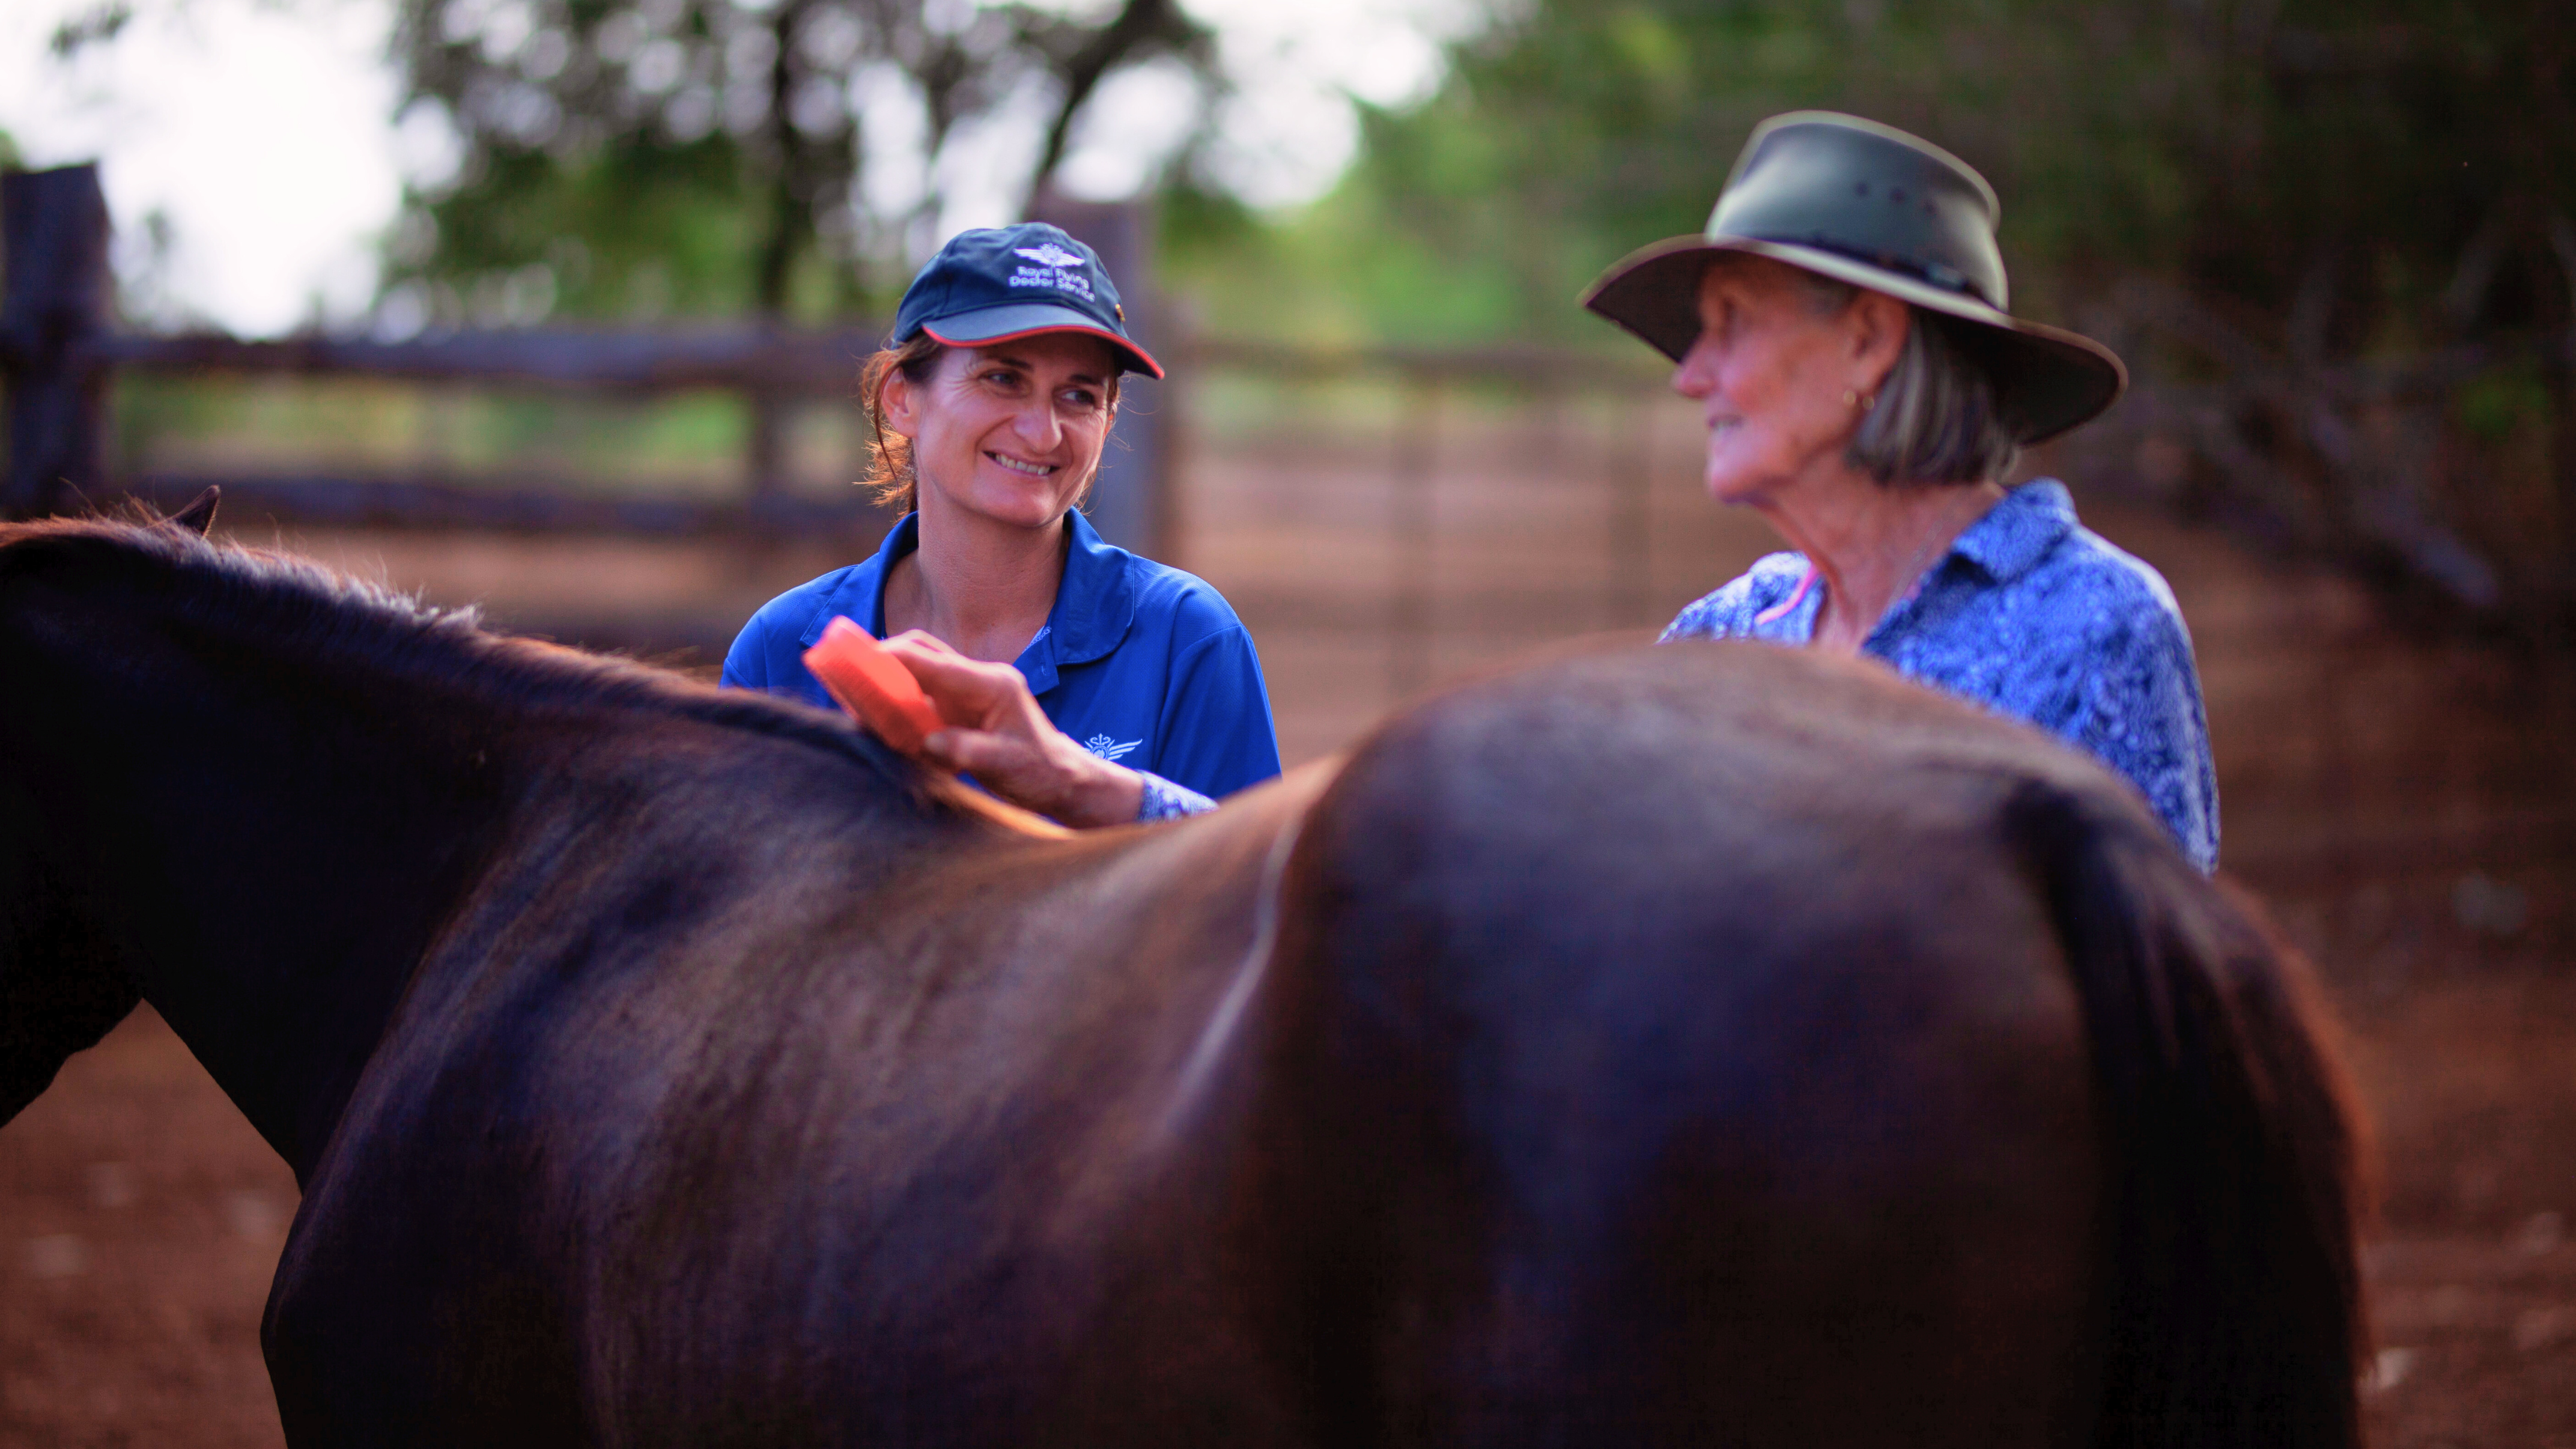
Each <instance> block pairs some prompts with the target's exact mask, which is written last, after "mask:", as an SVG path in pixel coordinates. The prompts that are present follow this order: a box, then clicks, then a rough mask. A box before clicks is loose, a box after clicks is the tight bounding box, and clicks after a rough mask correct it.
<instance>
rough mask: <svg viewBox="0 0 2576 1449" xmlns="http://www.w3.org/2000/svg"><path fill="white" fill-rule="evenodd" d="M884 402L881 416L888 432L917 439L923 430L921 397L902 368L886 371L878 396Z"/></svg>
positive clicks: (880, 410) (892, 368) (880, 412)
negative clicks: (921, 429)
mask: <svg viewBox="0 0 2576 1449" xmlns="http://www.w3.org/2000/svg"><path fill="white" fill-rule="evenodd" d="M878 396H879V397H881V398H882V399H883V400H884V402H883V405H882V406H881V407H880V409H879V415H880V416H881V417H883V418H884V419H885V425H886V428H887V430H888V431H890V432H895V433H900V434H902V435H903V436H905V437H907V438H911V437H917V436H919V434H920V428H921V422H920V419H921V395H920V394H919V393H917V392H915V391H914V390H913V386H912V379H911V378H908V377H906V376H904V375H903V369H902V368H900V367H890V368H887V369H886V375H885V383H884V386H883V389H882V391H881V392H880V393H879V394H878Z"/></svg>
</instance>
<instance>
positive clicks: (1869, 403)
mask: <svg viewBox="0 0 2576 1449" xmlns="http://www.w3.org/2000/svg"><path fill="white" fill-rule="evenodd" d="M1877 406H1878V394H1877V393H1870V394H1868V395H1867V396H1865V397H1863V398H1862V399H1861V400H1860V410H1861V411H1862V412H1868V411H1869V410H1870V409H1872V408H1874V407H1877Z"/></svg>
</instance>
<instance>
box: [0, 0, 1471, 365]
mask: <svg viewBox="0 0 2576 1449" xmlns="http://www.w3.org/2000/svg"><path fill="white" fill-rule="evenodd" d="M95 8H96V7H95V4H94V0H12V3H10V4H7V5H0V130H5V131H7V132H8V133H9V134H10V136H11V138H12V139H13V140H14V142H15V143H16V146H17V148H18V151H19V153H20V156H21V159H22V161H23V163H24V164H27V165H31V166H47V165H59V164H64V163H68V162H73V161H82V160H97V161H100V162H102V163H103V168H102V169H103V179H104V181H105V184H106V187H107V193H108V203H109V207H110V209H111V210H112V212H113V213H114V215H115V219H116V224H117V228H118V243H117V267H118V272H119V275H120V277H121V278H122V279H123V280H124V283H125V290H126V302H127V306H128V309H129V310H130V311H131V312H132V313H134V314H135V315H136V316H137V317H138V318H140V319H143V320H147V321H151V322H155V323H160V324H165V325H167V324H177V323H185V322H192V321H206V322H212V323H215V324H217V325H220V326H224V327H228V328H230V329H232V330H234V331H237V332H241V333H244V334H248V335H269V334H276V333H280V332H284V331H287V330H290V329H292V328H294V327H296V326H298V325H300V324H302V323H304V322H307V321H309V320H312V319H316V318H319V319H321V320H323V321H325V322H330V323H343V324H345V323H347V322H349V321H351V320H352V319H355V318H356V317H358V316H359V315H360V314H361V313H363V312H364V311H365V309H366V308H367V307H368V305H369V304H370V302H371V301H372V300H373V298H374V296H375V291H376V279H377V272H378V246H377V243H378V239H379V238H380V237H381V236H382V235H383V234H384V232H385V229H386V228H387V227H388V226H389V225H390V224H391V222H392V221H393V219H394V216H395V213H396V210H397V207H398V205H399V203H400V199H401V190H402V185H403V182H404V181H405V179H407V178H408V179H410V180H412V181H414V182H421V181H426V180H432V179H435V178H436V177H438V176H439V175H440V173H441V172H442V170H444V169H446V168H450V167H452V166H453V165H454V164H455V162H454V154H455V148H454V145H453V142H452V140H451V138H450V137H448V136H447V135H446V134H445V128H444V126H443V124H442V123H441V122H440V121H438V120H437V119H436V118H435V117H434V116H432V115H429V114H426V113H423V112H419V111H415V112H414V113H412V114H411V115H410V116H409V117H408V118H407V119H408V124H403V125H397V123H396V119H395V117H394V115H393V109H394V103H395V99H396V97H397V95H398V91H399V88H398V84H397V80H396V77H395V76H394V75H393V74H392V72H391V71H390V69H389V68H388V66H387V65H386V63H385V60H384V57H385V54H386V50H387V42H388V35H389V27H390V23H391V6H390V4H388V3H386V0H187V3H185V4H177V5H174V4H170V3H167V0H161V3H154V0H144V3H141V4H139V5H137V6H136V11H137V13H136V15H135V18H134V19H133V21H132V22H131V23H130V24H128V25H127V26H126V27H125V29H124V30H123V32H122V33H121V34H119V35H118V36H117V38H116V39H115V40H114V41H113V42H112V43H108V44H103V45H94V46H89V47H86V48H84V49H83V50H82V51H81V52H80V53H79V54H78V55H77V56H76V57H75V58H74V59H72V60H70V61H69V62H65V61H62V60H59V59H57V58H56V57H54V56H53V55H52V54H50V53H49V51H48V41H49V40H50V38H51V37H52V36H53V34H54V32H55V30H56V28H57V27H58V26H59V25H61V24H62V23H64V22H65V21H66V20H71V19H75V18H77V17H79V16H81V15H84V14H87V13H89V12H91V11H92V10H94V9H95ZM1186 8H1187V9H1188V10H1189V11H1190V13H1192V14H1193V15H1195V16H1196V17H1197V18H1199V19H1200V20H1201V21H1202V22H1204V23H1206V24H1208V25H1209V26H1211V27H1212V28H1213V29H1215V31H1216V32H1217V36H1218V50H1219V61H1220V65H1221V67H1222V70H1223V72H1224V74H1225V76H1226V78H1227V80H1228V81H1229V82H1230V84H1231V85H1232V87H1233V94H1232V95H1230V96H1228V97H1226V98H1225V99H1224V100H1223V101H1222V102H1221V103H1220V105H1219V108H1218V110H1217V113H1216V115H1215V117H1214V121H1215V128H1216V140H1215V144H1214V145H1213V146H1212V147H1211V148H1210V149H1209V152H1208V154H1207V157H1206V166H1207V168H1208V169H1209V170H1210V171H1211V172H1212V173H1213V179H1214V180H1216V181H1218V182H1220V183H1222V184H1223V185H1224V186H1226V187H1227V188H1228V189H1230V190H1233V191H1235V192H1236V193H1237V194H1239V195H1241V196H1243V197H1244V198H1245V199H1246V200H1248V201H1251V202H1253V203H1255V204H1256V205H1262V206H1280V205H1288V204H1294V203H1296V202H1299V201H1302V200H1305V199H1307V198H1310V197H1312V196H1314V195H1316V194H1318V193H1320V192H1321V191H1322V190H1323V189H1324V188H1325V187H1327V186H1329V185H1330V184H1331V182H1332V181H1333V179H1334V178H1335V177H1336V176H1338V175H1339V174H1340V173H1341V171H1342V169H1343V167H1344V166H1345V165H1346V164H1347V163H1348V162H1349V160H1350V157H1351V154H1352V151H1353V148H1354V146H1355V144H1356V140H1357V127H1356V124H1355V122H1354V120H1353V117H1352V114H1351V110H1350V105H1349V101H1348V99H1347V98H1348V97H1357V98H1359V99H1361V100H1365V101H1368V102H1371V103H1374V104H1378V105H1393V104H1402V103H1404V102H1406V101H1410V100H1414V99H1418V98H1420V97H1423V96H1426V95H1428V94H1430V93H1431V92H1432V90H1434V89H1435V88H1436V87H1437V85H1438V84H1439V81H1440V79H1441V76H1442V52H1441V48H1440V47H1441V42H1442V41H1443V40H1445V39H1448V38H1451V37H1454V36H1456V35H1459V34H1462V33H1464V32H1466V31H1467V30H1469V29H1471V28H1472V27H1473V26H1475V25H1476V24H1477V23H1479V17H1480V15H1481V14H1482V13H1483V10H1484V7H1483V6H1482V5H1480V4H1479V3H1478V0H1297V3H1293V4H1282V3H1279V0H1188V4H1187V6H1186ZM1190 85H1191V83H1190V82H1189V81H1188V80H1187V79H1186V78H1185V77H1181V76H1177V75H1174V74H1172V73H1171V72H1170V70H1169V69H1168V68H1161V67H1157V66H1155V65H1151V64H1149V65H1145V66H1140V67H1135V68H1132V69H1130V70H1128V71H1126V72H1124V73H1121V74H1117V75H1113V76H1112V78H1111V79H1110V80H1109V81H1108V83H1106V84H1105V85H1104V86H1103V87H1102V89H1101V91H1100V92H1099V93H1098V94H1097V95H1096V96H1095V97H1094V99H1093V101H1092V103H1091V105H1090V106H1089V107H1088V108H1087V109H1086V111H1085V112H1084V113H1083V115H1082V117H1081V118H1080V119H1079V120H1078V122H1077V124H1076V127H1075V130H1074V133H1073V147H1072V151H1071V153H1070V155H1069V157H1068V159H1067V161H1066V163H1065V166H1064V169H1063V172H1062V179H1063V181H1064V183H1065V185H1066V186H1067V187H1068V189H1071V190H1074V191H1076V192H1079V193H1083V194H1087V195H1091V196H1095V197H1112V196H1118V195H1122V194H1130V193H1132V192H1134V191H1135V190H1137V189H1138V188H1139V187H1141V186H1143V185H1146V184H1148V183H1149V182H1150V181H1151V180H1152V179H1153V178H1154V176H1155V175H1156V174H1157V171H1158V169H1159V167H1160V166H1161V164H1162V163H1163V162H1164V161H1165V160H1166V159H1167V158H1168V157H1169V155H1170V154H1171V152H1172V151H1173V149H1174V148H1175V147H1177V146H1178V145H1179V144H1180V143H1181V142H1182V140H1183V139H1184V138H1185V132H1186V129H1187V127H1186V119H1185V118H1184V119H1181V120H1176V119H1175V117H1176V114H1177V113H1179V111H1180V110H1181V108H1182V107H1184V106H1186V105H1187V104H1188V103H1189V97H1188V96H1186V95H1183V94H1180V93H1179V92H1180V91H1181V90H1182V89H1183V88H1187V87H1189V86H1190ZM890 100H891V101H892V102H894V103H893V104H889V105H888V106H886V107H884V108H882V109H877V108H872V110H871V114H870V118H869V119H870V121H871V126H870V135H871V145H870V157H869V160H870V162H871V163H872V164H871V165H870V166H869V167H868V168H867V174H866V176H865V181H864V184H865V185H866V186H867V187H868V188H870V199H871V200H872V201H879V202H883V203H885V204H887V205H889V206H900V205H902V204H904V203H905V202H906V200H907V198H906V196H905V192H906V190H907V186H909V187H910V188H912V189H913V190H914V191H915V192H916V193H917V191H918V188H919V187H920V186H921V185H922V184H923V181H922V179H921V178H917V177H916V178H911V179H910V180H909V181H908V180H907V178H906V176H905V175H904V173H903V170H902V168H901V166H900V165H899V164H892V163H893V162H894V161H895V159H896V157H897V156H898V155H899V154H900V152H901V147H902V136H903V128H902V119H903V118H902V115H901V112H900V105H899V102H900V97H893V98H890ZM1044 123H1045V120H1044V117H1043V116H1041V115H1039V114H1037V113H1036V112H1035V111H1031V112H1030V113H1029V114H1026V115H1021V114H1015V113H1010V112H1005V113H1003V114H1001V115H1000V116H998V117H997V118H995V119H994V121H993V122H992V123H991V124H990V125H989V126H988V127H987V128H986V130H987V132H988V134H985V135H984V136H982V137H981V138H980V140H979V143H978V144H977V145H975V146H972V147H967V148H963V154H962V155H959V154H952V155H951V156H950V157H949V158H947V161H946V163H945V164H946V165H947V166H948V167H949V168H952V170H951V174H948V175H946V176H944V177H943V180H945V181H946V182H947V184H946V185H945V186H944V187H943V191H944V193H945V194H946V196H947V203H946V205H945V207H944V209H943V211H942V216H941V220H942V226H943V228H944V229H946V230H954V229H955V228H958V227H964V226H974V225H989V224H992V223H995V222H1000V221H1004V220H1008V219H1010V218H1009V215H1008V213H1009V211H1010V210H1011V209H1012V208H1013V207H1014V206H1015V205H1016V202H1017V197H1018V195H1019V194H1020V189H1021V187H1022V186H1023V185H1024V184H1025V180H1026V178H1025V176H1024V175H1022V174H1020V173H1021V172H1023V171H1025V169H1026V167H1027V165H1028V164H1029V162H1028V158H1029V157H1032V156H1034V154H1035V152H1036V150H1037V134H1038V132H1039V131H1040V130H1041V129H1042V128H1043V126H1044ZM1023 133H1026V134H1023ZM880 162H883V163H888V164H875V163H880ZM957 173H962V174H957Z"/></svg>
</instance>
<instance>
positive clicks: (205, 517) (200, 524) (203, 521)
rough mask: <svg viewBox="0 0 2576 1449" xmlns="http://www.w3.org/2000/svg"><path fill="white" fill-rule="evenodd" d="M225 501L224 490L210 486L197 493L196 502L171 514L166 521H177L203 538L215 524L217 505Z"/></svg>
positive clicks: (176, 522)
mask: <svg viewBox="0 0 2576 1449" xmlns="http://www.w3.org/2000/svg"><path fill="white" fill-rule="evenodd" d="M223 501H224V490H222V489H221V488H214V487H209V488H208V489H207V490H206V491H205V492H203V493H200V494H198V495H197V501H196V502H194V503H191V504H189V505H188V506H187V507H185V508H182V509H180V510H179V511H178V512H176V513H173V514H171V515H170V516H169V518H168V519H166V520H164V521H165V522H169V523H175V524H177V525H179V526H180V527H181V528H184V529H187V530H188V531H189V532H191V533H194V534H196V535H197V536H198V537H200V538H203V537H204V536H205V533H206V530H207V529H209V528H212V527H214V526H215V505H216V504H218V503H221V502H223Z"/></svg>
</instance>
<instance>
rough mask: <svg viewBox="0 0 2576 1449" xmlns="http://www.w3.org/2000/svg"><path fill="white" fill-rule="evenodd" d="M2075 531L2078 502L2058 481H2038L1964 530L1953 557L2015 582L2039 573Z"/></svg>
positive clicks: (1990, 575) (2006, 496) (2012, 493)
mask: <svg viewBox="0 0 2576 1449" xmlns="http://www.w3.org/2000/svg"><path fill="white" fill-rule="evenodd" d="M2074 531H2075V499H2074V498H2073V496H2072V495H2070V494H2068V493H2067V491H2066V485H2065V484H2063V483H2060V482H2058V481H2057V480H2056V479H2054V478H2034V479H2032V480H2031V481H2030V482H2028V483H2024V484H2022V485H2021V486H2020V487H2018V488H2015V489H2012V490H2011V491H2009V492H2007V493H2005V494H2004V496H2003V501H2001V502H1999V503H1997V504H1996V505H1995V506H1994V507H1992V508H1989V509H1987V510H1986V513H1985V516H1984V517H1983V518H1980V519H1978V520H1977V521H1976V522H1974V523H1971V524H1969V525H1968V526H1967V527H1966V528H1965V529H1962V530H1961V531H1960V533H1959V536H1958V537H1957V538H1956V539H1954V540H1952V541H1951V544H1950V552H1951V553H1954V554H1956V555H1958V556H1959V557H1961V558H1964V559H1966V560H1967V561H1968V562H1970V563H1972V564H1975V565H1976V566H1977V567H1978V568H1980V569H1983V570H1985V572H1986V576H1987V577H1988V578H1990V579H1993V580H1994V581H1995V582H1996V583H1999V584H2002V583H2010V582H2012V581H2013V580H2014V579H2017V578H2019V577H2021V576H2022V575H2023V574H2026V573H2028V572H2030V571H2031V570H2032V569H2033V568H2036V567H2037V566H2038V564H2039V561H2040V560H2041V559H2043V558H2046V557H2048V551H2049V550H2050V549H2053V548H2055V547H2057V544H2058V540H2060V539H2062V538H2064V537H2066V535H2068V534H2070V533H2073V532H2074Z"/></svg>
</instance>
